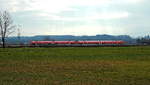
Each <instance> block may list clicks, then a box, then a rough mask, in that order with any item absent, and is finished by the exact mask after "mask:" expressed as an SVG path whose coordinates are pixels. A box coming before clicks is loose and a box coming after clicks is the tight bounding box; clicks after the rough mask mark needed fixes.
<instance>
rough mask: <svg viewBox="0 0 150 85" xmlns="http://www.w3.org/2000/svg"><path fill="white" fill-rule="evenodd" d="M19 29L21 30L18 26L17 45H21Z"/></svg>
mask: <svg viewBox="0 0 150 85" xmlns="http://www.w3.org/2000/svg"><path fill="white" fill-rule="evenodd" d="M20 28H21V25H18V29H17V31H18V34H17V38H18V44H19V45H21V32H20Z"/></svg>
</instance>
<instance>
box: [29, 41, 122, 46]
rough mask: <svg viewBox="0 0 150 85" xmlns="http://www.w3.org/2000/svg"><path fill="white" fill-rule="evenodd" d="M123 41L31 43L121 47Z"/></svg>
mask: <svg viewBox="0 0 150 85" xmlns="http://www.w3.org/2000/svg"><path fill="white" fill-rule="evenodd" d="M122 44H125V42H124V41H31V45H35V46H48V45H51V46H54V45H67V46H69V45H80V46H81V45H86V46H87V45H122Z"/></svg>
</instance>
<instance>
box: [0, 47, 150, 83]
mask: <svg viewBox="0 0 150 85" xmlns="http://www.w3.org/2000/svg"><path fill="white" fill-rule="evenodd" d="M0 85H150V47H90V48H87V47H75V48H74V47H68V48H62V47H60V48H6V49H2V48H0Z"/></svg>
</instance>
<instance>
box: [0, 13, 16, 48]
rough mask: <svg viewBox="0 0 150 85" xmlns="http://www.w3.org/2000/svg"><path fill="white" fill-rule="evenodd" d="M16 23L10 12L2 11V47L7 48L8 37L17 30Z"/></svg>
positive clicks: (0, 26) (0, 15)
mask: <svg viewBox="0 0 150 85" xmlns="http://www.w3.org/2000/svg"><path fill="white" fill-rule="evenodd" d="M14 28H15V25H13V21H12V19H11V16H10V14H9V12H7V11H4V12H0V37H1V41H2V47H3V48H5V43H6V38H7V37H8V36H9V35H10V34H11V33H12V32H14V31H15V29H14Z"/></svg>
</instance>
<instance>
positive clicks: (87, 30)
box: [45, 25, 126, 35]
mask: <svg viewBox="0 0 150 85" xmlns="http://www.w3.org/2000/svg"><path fill="white" fill-rule="evenodd" d="M125 33H126V31H125V30H124V29H119V28H115V29H114V28H113V27H111V26H89V25H88V26H80V27H73V28H66V27H65V28H61V29H50V30H49V31H47V32H45V34H51V35H96V34H113V35H116V34H125Z"/></svg>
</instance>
